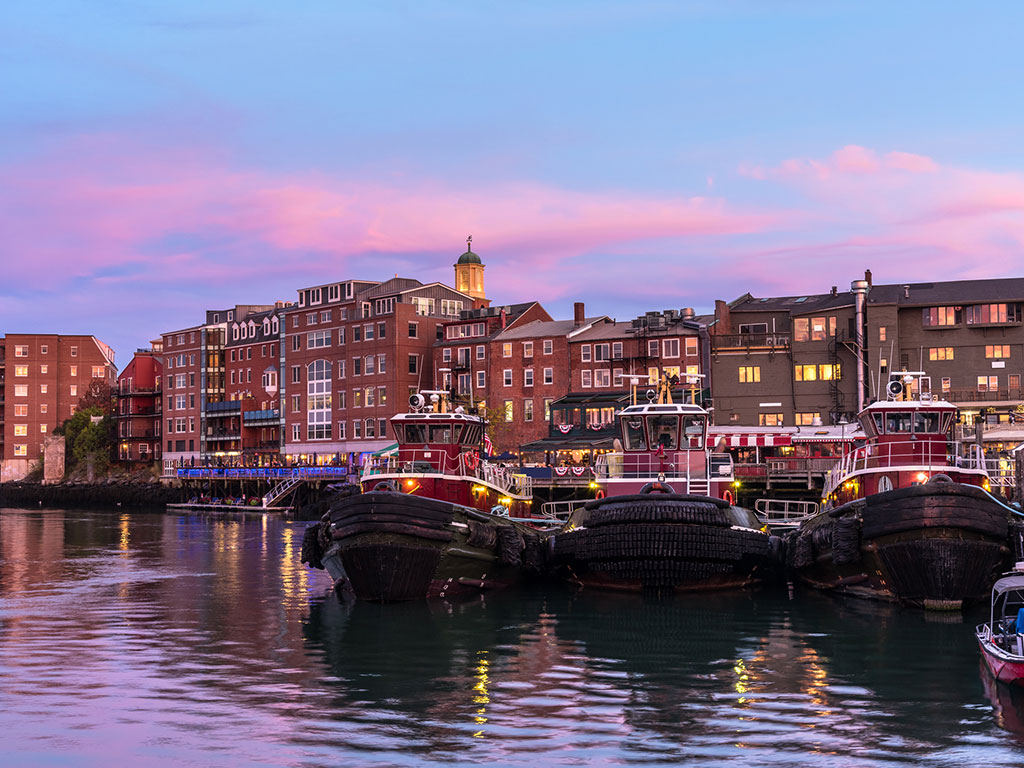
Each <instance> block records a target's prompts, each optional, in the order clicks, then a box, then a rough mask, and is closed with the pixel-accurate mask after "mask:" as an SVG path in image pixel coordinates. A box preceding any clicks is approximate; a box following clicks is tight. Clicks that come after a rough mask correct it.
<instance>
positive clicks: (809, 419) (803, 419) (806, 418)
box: [795, 411, 821, 427]
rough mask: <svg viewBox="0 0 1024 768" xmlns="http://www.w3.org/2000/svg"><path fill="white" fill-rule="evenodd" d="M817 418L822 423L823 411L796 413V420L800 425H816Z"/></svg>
mask: <svg viewBox="0 0 1024 768" xmlns="http://www.w3.org/2000/svg"><path fill="white" fill-rule="evenodd" d="M815 419H817V420H818V423H819V424H820V423H821V412H820V411H814V412H812V413H798V414H796V417H795V421H796V425H797V426H799V427H812V426H814V420H815Z"/></svg>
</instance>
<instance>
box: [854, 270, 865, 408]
mask: <svg viewBox="0 0 1024 768" xmlns="http://www.w3.org/2000/svg"><path fill="white" fill-rule="evenodd" d="M868 287H869V286H868V281H867V280H854V281H853V282H852V283H850V291H851V292H852V293H853V300H854V327H855V328H856V329H857V330H856V334H857V339H856V342H857V413H860V412H861V411H863V410H864V307H865V304H866V303H867V297H868Z"/></svg>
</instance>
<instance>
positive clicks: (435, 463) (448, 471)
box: [362, 448, 533, 496]
mask: <svg viewBox="0 0 1024 768" xmlns="http://www.w3.org/2000/svg"><path fill="white" fill-rule="evenodd" d="M409 453H411V454H412V456H411V457H410V456H409ZM426 454H430V455H429V456H427V455H426ZM467 455H469V454H466V453H460V454H459V455H458V456H449V455H448V454H445V453H443V452H440V451H438V450H437V449H436V448H435V449H433V450H430V451H411V452H407V453H406V456H405V457H404V458H402V459H401V460H400V459H399V458H398V457H397V456H386V457H381V458H380V459H379V460H377V461H375V462H374V463H373V464H371V465H369V466H367V467H365V468H364V470H363V476H362V479H364V480H366V479H368V478H372V477H375V476H378V475H401V474H438V473H440V474H444V475H458V476H460V477H474V478H476V479H478V480H482V481H483V482H486V483H490V484H491V485H493V486H494V487H496V488H498V489H500V490H501V491H502V492H503V493H507V494H509V495H510V496H532V495H533V478H532V477H530V476H529V475H526V474H522V473H518V472H516V471H515V467H502V466H499V465H497V464H492V463H490V462H484V461H481V462H476V463H475V464H474V462H473V461H472V460H467V458H466V456H467ZM470 464H474V466H470Z"/></svg>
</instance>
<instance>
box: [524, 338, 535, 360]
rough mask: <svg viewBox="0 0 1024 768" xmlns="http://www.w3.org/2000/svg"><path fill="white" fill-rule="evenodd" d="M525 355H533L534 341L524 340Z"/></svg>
mask: <svg viewBox="0 0 1024 768" xmlns="http://www.w3.org/2000/svg"><path fill="white" fill-rule="evenodd" d="M523 357H533V342H532V341H524V342H523Z"/></svg>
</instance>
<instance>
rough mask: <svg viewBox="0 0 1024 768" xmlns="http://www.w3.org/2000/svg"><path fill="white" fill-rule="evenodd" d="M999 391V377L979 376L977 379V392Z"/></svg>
mask: <svg viewBox="0 0 1024 768" xmlns="http://www.w3.org/2000/svg"><path fill="white" fill-rule="evenodd" d="M998 389H999V377H998V376H979V377H978V391H979V392H995V391H996V390H998Z"/></svg>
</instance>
